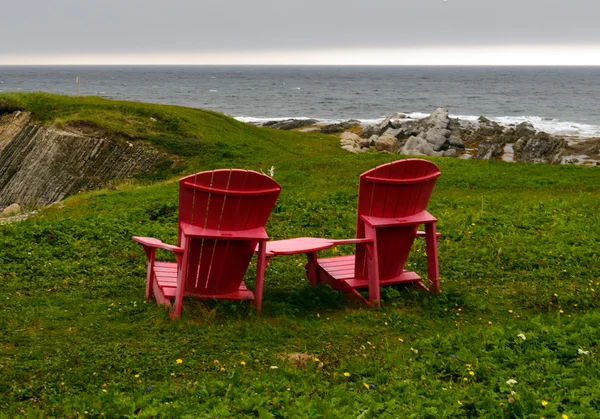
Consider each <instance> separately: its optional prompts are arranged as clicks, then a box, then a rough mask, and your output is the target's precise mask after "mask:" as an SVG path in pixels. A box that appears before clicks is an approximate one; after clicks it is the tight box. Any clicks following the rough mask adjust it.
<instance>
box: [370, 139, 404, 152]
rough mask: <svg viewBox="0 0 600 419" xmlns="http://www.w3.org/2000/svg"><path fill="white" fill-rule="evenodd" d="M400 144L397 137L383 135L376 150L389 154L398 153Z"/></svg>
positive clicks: (376, 145)
mask: <svg viewBox="0 0 600 419" xmlns="http://www.w3.org/2000/svg"><path fill="white" fill-rule="evenodd" d="M399 145H400V142H399V141H398V139H397V138H395V137H390V136H387V135H382V136H381V137H379V138H378V139H377V142H376V143H375V149H376V150H377V151H387V152H388V153H397V152H398V146H399Z"/></svg>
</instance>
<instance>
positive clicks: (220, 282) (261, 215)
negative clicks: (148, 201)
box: [179, 169, 281, 295]
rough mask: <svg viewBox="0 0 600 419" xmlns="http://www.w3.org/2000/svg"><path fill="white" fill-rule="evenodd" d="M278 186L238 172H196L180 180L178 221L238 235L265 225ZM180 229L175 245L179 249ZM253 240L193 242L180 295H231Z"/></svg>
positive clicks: (257, 175)
mask: <svg viewBox="0 0 600 419" xmlns="http://www.w3.org/2000/svg"><path fill="white" fill-rule="evenodd" d="M280 191H281V186H280V185H279V184H278V183H277V182H275V181H274V180H273V179H272V178H270V177H269V176H266V175H264V174H261V173H258V172H254V171H250V170H237V169H223V170H213V171H208V172H202V173H197V174H195V175H190V176H187V177H184V178H182V179H181V180H180V181H179V223H180V225H181V223H188V224H192V225H195V226H199V227H203V228H208V229H213V230H220V231H231V232H235V231H241V230H250V229H254V228H258V227H264V226H265V225H266V223H267V220H268V219H269V216H270V214H271V211H272V210H273V207H274V206H275V202H276V201H277V197H278V196H279V192H280ZM181 236H182V235H181V228H180V229H179V245H180V246H183V245H184V244H183V243H182V237H181ZM256 244H257V240H224V239H219V240H216V239H193V240H192V241H191V245H190V246H189V248H187V249H186V251H187V252H188V258H187V261H188V266H187V270H186V271H187V275H186V278H185V292H186V293H190V294H203V295H219V294H226V293H230V292H235V291H237V290H238V289H239V287H240V283H241V281H242V280H243V278H244V275H245V273H246V270H247V268H248V264H249V263H250V259H251V258H252V255H253V254H254V249H255V247H256Z"/></svg>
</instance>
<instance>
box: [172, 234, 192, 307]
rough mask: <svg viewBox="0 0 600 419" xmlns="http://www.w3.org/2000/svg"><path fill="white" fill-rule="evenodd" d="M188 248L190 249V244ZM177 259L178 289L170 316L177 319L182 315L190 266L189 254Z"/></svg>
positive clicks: (177, 256)
mask: <svg viewBox="0 0 600 419" xmlns="http://www.w3.org/2000/svg"><path fill="white" fill-rule="evenodd" d="M186 248H189V243H188V244H187V246H186ZM175 257H176V258H177V268H178V269H177V289H176V290H175V304H174V305H173V311H170V316H171V318H172V319H175V318H177V317H179V316H180V315H181V309H182V306H183V295H184V288H185V278H186V277H187V265H188V263H187V262H188V254H187V252H186V253H185V254H184V256H183V258H182V257H181V255H175Z"/></svg>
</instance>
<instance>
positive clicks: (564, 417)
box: [561, 413, 569, 419]
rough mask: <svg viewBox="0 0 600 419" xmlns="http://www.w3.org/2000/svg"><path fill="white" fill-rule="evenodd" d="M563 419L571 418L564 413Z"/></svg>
mask: <svg viewBox="0 0 600 419" xmlns="http://www.w3.org/2000/svg"><path fill="white" fill-rule="evenodd" d="M561 417H562V419H569V417H568V416H567V415H565V414H564V413H563V415H562V416H561Z"/></svg>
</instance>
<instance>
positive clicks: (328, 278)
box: [273, 159, 440, 304]
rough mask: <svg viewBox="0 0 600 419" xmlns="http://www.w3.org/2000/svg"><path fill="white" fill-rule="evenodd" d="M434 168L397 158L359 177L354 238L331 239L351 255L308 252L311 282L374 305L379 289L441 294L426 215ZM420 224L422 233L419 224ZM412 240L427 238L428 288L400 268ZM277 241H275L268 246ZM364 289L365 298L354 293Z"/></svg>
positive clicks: (432, 230)
mask: <svg viewBox="0 0 600 419" xmlns="http://www.w3.org/2000/svg"><path fill="white" fill-rule="evenodd" d="M439 175H440V171H439V169H438V168H437V166H436V165H435V164H433V163H431V162H429V161H426V160H421V159H408V160H399V161H395V162H392V163H388V164H384V165H381V166H379V167H376V168H374V169H372V170H369V171H368V172H365V173H363V174H362V175H361V176H360V184H359V191H358V217H357V221H356V237H357V238H356V239H351V240H332V242H333V243H334V244H343V243H356V252H355V255H352V256H340V257H332V258H321V259H317V255H316V252H314V253H309V254H308V259H309V260H308V264H307V274H308V278H309V281H310V282H311V284H313V285H314V284H318V283H326V284H329V285H331V287H332V288H334V289H337V290H340V291H343V292H345V293H347V294H350V295H351V296H353V297H355V298H357V299H358V300H360V301H362V302H365V303H367V304H373V303H378V302H379V299H380V295H379V287H380V286H383V285H392V284H405V283H416V284H417V285H418V286H419V287H422V288H424V289H426V290H431V291H433V292H434V293H436V294H438V293H439V292H440V281H439V269H438V260H437V237H438V234H437V233H436V229H435V223H436V221H437V220H436V218H434V217H433V216H432V215H431V214H429V213H428V212H427V211H425V207H426V206H427V202H428V201H429V197H430V196H431V192H432V191H433V187H434V185H435V182H436V179H437V178H438V177H439ZM421 224H424V225H425V231H424V232H419V231H418V226H419V225H421ZM416 236H424V237H425V240H426V250H427V265H428V279H429V281H428V282H429V284H428V286H426V285H425V284H424V283H423V282H422V281H421V278H420V277H419V275H417V274H416V273H415V272H411V271H405V270H404V266H405V264H406V260H407V259H408V255H409V252H410V249H411V247H412V244H413V241H414V239H415V237H416ZM273 243H276V242H273ZM361 288H368V291H369V299H368V300H366V299H364V297H363V296H362V295H361V294H360V293H359V292H358V290H359V289H361Z"/></svg>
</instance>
